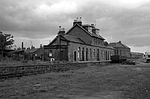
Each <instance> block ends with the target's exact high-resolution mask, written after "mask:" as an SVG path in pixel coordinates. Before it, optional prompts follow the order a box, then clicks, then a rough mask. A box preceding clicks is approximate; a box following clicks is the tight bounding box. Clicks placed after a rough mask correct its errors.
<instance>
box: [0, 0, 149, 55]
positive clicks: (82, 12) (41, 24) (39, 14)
mask: <svg viewBox="0 0 150 99" xmlns="http://www.w3.org/2000/svg"><path fill="white" fill-rule="evenodd" d="M80 16H81V17H82V21H83V24H84V23H85V24H87V23H89V24H92V23H94V24H96V26H97V27H98V28H99V29H100V35H101V36H103V37H104V38H105V39H106V40H107V41H108V42H117V41H122V42H123V43H124V44H126V45H128V46H130V47H131V48H132V51H140V52H145V51H150V1H149V0H0V30H1V31H3V32H6V33H11V34H13V35H14V37H15V40H16V41H15V44H16V45H17V46H18V47H19V46H20V44H21V41H24V42H25V46H30V45H32V44H33V45H35V46H36V47H39V45H40V43H43V44H48V43H49V41H51V40H52V39H53V38H54V37H55V36H56V34H57V32H58V26H60V25H61V26H62V27H64V28H65V29H66V31H67V30H68V29H69V28H71V27H72V22H73V20H74V19H75V18H76V17H80Z"/></svg>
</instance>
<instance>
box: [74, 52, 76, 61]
mask: <svg viewBox="0 0 150 99" xmlns="http://www.w3.org/2000/svg"><path fill="white" fill-rule="evenodd" d="M76 54H77V53H76V51H74V61H77V55H76Z"/></svg>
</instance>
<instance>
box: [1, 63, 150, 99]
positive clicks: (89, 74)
mask: <svg viewBox="0 0 150 99" xmlns="http://www.w3.org/2000/svg"><path fill="white" fill-rule="evenodd" d="M0 99H150V64H138V65H136V66H132V65H130V66H128V65H119V64H117V65H109V66H104V67H100V66H98V65H97V66H88V67H85V68H81V69H78V70H71V71H67V72H64V73H47V74H39V75H32V76H25V77H22V78H18V79H17V78H12V79H8V80H5V81H1V82H0Z"/></svg>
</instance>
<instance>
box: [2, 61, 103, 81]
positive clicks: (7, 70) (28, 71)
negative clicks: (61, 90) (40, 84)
mask: <svg viewBox="0 0 150 99" xmlns="http://www.w3.org/2000/svg"><path fill="white" fill-rule="evenodd" d="M100 64H101V63H97V62H91V63H61V64H60V63H59V64H58V63H55V64H50V65H27V66H9V67H0V79H3V78H10V77H21V76H26V75H33V74H41V73H47V72H64V71H68V70H74V69H79V68H83V67H86V66H89V65H100ZM102 65H104V64H102Z"/></svg>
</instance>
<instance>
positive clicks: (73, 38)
mask: <svg viewBox="0 0 150 99" xmlns="http://www.w3.org/2000/svg"><path fill="white" fill-rule="evenodd" d="M63 37H64V38H65V39H66V40H68V41H72V42H76V43H82V44H85V42H84V41H83V40H81V39H80V38H77V37H76V36H72V35H67V34H66V35H64V36H63Z"/></svg>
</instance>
